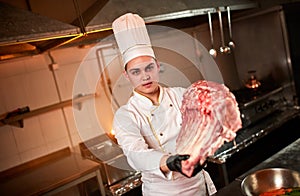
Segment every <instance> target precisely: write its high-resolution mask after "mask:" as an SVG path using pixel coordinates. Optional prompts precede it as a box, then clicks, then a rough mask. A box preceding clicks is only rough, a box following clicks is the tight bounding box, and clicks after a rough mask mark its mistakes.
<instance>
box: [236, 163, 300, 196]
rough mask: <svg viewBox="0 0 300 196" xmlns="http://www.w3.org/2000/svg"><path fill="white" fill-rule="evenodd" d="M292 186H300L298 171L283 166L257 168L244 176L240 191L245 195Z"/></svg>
mask: <svg viewBox="0 0 300 196" xmlns="http://www.w3.org/2000/svg"><path fill="white" fill-rule="evenodd" d="M293 187H300V173H299V172H296V171H293V170H290V169H284V168H270V169H263V170H258V171H256V172H254V173H252V174H250V175H248V176H247V177H245V178H244V179H243V181H242V184H241V189H242V192H243V194H244V195H247V196H256V195H259V194H261V193H264V192H268V191H272V190H276V189H280V188H293Z"/></svg>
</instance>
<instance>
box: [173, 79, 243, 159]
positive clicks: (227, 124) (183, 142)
mask: <svg viewBox="0 0 300 196" xmlns="http://www.w3.org/2000/svg"><path fill="white" fill-rule="evenodd" d="M181 113H182V128H181V130H180V133H179V135H178V138H177V141H176V145H177V146H176V150H177V152H178V153H179V154H190V155H191V156H190V158H189V160H188V162H189V165H194V164H195V163H197V162H200V164H202V163H203V162H204V161H205V160H206V158H207V157H208V156H211V155H213V154H214V153H215V152H216V150H217V149H218V148H220V147H221V146H222V145H223V143H224V142H225V141H227V142H229V141H231V140H233V139H234V138H235V136H236V132H237V131H238V130H239V129H240V128H241V127H242V122H241V119H240V111H239V108H238V104H237V102H236V100H235V97H234V95H233V94H232V93H231V92H230V91H229V89H228V88H227V87H226V86H225V85H223V84H219V83H216V82H212V81H206V80H200V81H197V82H195V83H193V84H192V85H191V86H190V87H189V88H188V89H187V91H186V92H185V93H184V95H183V101H182V106H181Z"/></svg>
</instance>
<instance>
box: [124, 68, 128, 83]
mask: <svg viewBox="0 0 300 196" xmlns="http://www.w3.org/2000/svg"><path fill="white" fill-rule="evenodd" d="M123 75H124V76H125V78H126V79H127V80H128V81H129V76H128V74H127V71H126V70H123Z"/></svg>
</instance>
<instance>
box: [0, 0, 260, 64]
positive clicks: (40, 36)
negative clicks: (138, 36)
mask: <svg viewBox="0 0 300 196" xmlns="http://www.w3.org/2000/svg"><path fill="white" fill-rule="evenodd" d="M79 1H80V3H79ZM26 2H27V1H26ZM28 2H29V3H30V1H28ZM84 2H85V1H84V0H73V1H72V4H71V5H70V6H69V7H70V10H69V11H72V12H74V7H75V9H76V13H77V16H76V17H77V18H75V19H74V21H73V22H72V23H70V24H68V23H65V22H62V21H59V20H55V19H51V18H49V17H46V16H43V15H39V14H35V13H33V12H31V11H29V10H24V9H20V8H16V7H13V6H10V5H7V4H4V3H1V2H0V23H1V26H2V27H1V28H0V60H6V59H11V58H15V57H19V56H24V55H34V54H39V53H42V52H45V51H48V50H50V49H53V48H56V47H60V46H74V45H85V44H89V43H95V42H97V41H99V39H101V38H103V37H105V36H106V35H108V34H111V33H112V31H111V24H112V22H113V20H114V19H116V18H117V17H119V16H121V15H122V14H125V13H127V12H132V13H138V14H139V15H141V16H142V17H143V18H144V19H145V21H146V23H148V24H149V23H155V24H156V23H157V24H159V23H161V22H172V23H173V24H174V23H180V22H181V23H182V20H183V21H185V20H186V19H191V18H194V17H201V15H203V17H202V18H203V20H202V22H207V17H206V14H207V12H208V11H210V12H211V13H213V12H216V10H217V9H220V10H221V11H226V7H228V6H230V8H231V10H232V11H234V10H243V9H248V8H255V7H257V3H256V2H255V1H254V0H221V1H211V0H163V1H161V0H160V1H158V0H152V1H140V0H130V1H128V0H95V2H94V3H93V4H92V5H90V6H89V8H88V9H86V10H85V11H84V12H80V7H79V5H82V3H84ZM67 11H68V10H66V12H67ZM53 12H55V10H53ZM204 15H205V17H204ZM177 20H178V21H177ZM179 20H180V21H179ZM183 23H185V22H183ZM197 24H201V20H200V21H199V20H197Z"/></svg>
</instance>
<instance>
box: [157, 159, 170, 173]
mask: <svg viewBox="0 0 300 196" xmlns="http://www.w3.org/2000/svg"><path fill="white" fill-rule="evenodd" d="M168 158H169V155H164V156H162V157H161V159H160V164H159V165H160V167H159V168H160V170H161V171H162V173H164V174H165V175H166V174H168V173H169V172H170V171H171V170H170V169H169V168H168V166H167V159H168Z"/></svg>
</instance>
